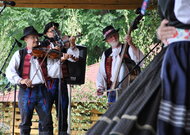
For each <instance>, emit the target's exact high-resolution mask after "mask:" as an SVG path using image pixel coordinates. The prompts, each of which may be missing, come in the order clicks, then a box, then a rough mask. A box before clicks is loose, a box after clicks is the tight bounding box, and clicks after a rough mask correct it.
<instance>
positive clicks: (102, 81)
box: [96, 54, 107, 96]
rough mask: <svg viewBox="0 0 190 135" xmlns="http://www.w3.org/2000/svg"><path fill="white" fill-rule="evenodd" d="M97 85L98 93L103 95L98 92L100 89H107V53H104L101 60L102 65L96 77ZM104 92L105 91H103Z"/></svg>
mask: <svg viewBox="0 0 190 135" xmlns="http://www.w3.org/2000/svg"><path fill="white" fill-rule="evenodd" d="M96 87H97V95H98V96H99V95H101V94H100V93H101V92H100V93H98V92H99V91H104V90H105V89H107V84H106V72H105V55H104V54H103V55H102V58H101V61H100V66H99V70H98V74H97V78H96ZM102 94H103V93H102Z"/></svg>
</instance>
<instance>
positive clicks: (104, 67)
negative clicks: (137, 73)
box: [96, 25, 143, 105]
mask: <svg viewBox="0 0 190 135" xmlns="http://www.w3.org/2000/svg"><path fill="white" fill-rule="evenodd" d="M118 31H119V29H117V30H116V29H115V28H114V27H113V26H111V25H110V26H107V27H105V28H104V29H103V36H104V39H103V40H104V41H105V42H107V43H108V44H110V45H111V48H109V49H107V50H106V51H104V52H103V55H102V59H101V62H100V68H99V72H98V75H97V81H96V86H97V95H98V96H101V95H102V94H103V92H104V91H105V90H107V89H110V88H111V85H112V83H113V81H114V79H115V78H114V77H116V74H117V73H116V71H117V65H118V62H119V60H120V54H121V51H122V48H123V44H122V43H121V42H119V33H118ZM125 40H126V42H127V43H128V46H127V51H126V53H125V55H124V62H123V63H122V64H121V68H120V71H119V73H118V78H117V82H120V81H122V79H123V78H124V77H125V76H126V75H127V73H128V72H129V70H130V69H129V66H131V65H130V64H133V65H135V63H138V62H139V61H140V60H141V59H142V58H143V53H142V52H141V51H140V50H139V49H138V48H137V47H136V46H135V45H134V44H133V42H132V38H131V37H130V36H129V35H127V36H126V37H125ZM141 65H142V64H141ZM128 84H129V77H127V78H126V79H125V80H124V81H123V82H122V83H121V84H120V86H119V87H120V90H119V91H118V93H119V95H120V94H121V93H122V90H124V89H125V88H126V87H127V85H128ZM107 94H108V105H109V104H112V103H113V102H115V101H116V92H115V91H112V92H108V93H107Z"/></svg>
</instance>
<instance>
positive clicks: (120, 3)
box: [15, 0, 156, 9]
mask: <svg viewBox="0 0 190 135" xmlns="http://www.w3.org/2000/svg"><path fill="white" fill-rule="evenodd" d="M15 2H16V7H32V8H73V9H136V8H138V7H141V4H142V1H139V0H52V1H51V0H15ZM153 7H156V4H155V5H154V4H153Z"/></svg>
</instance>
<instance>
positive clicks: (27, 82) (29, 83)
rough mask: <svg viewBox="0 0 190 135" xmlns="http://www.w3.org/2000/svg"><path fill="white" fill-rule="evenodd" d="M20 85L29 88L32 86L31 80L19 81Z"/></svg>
mask: <svg viewBox="0 0 190 135" xmlns="http://www.w3.org/2000/svg"><path fill="white" fill-rule="evenodd" d="M20 84H21V85H26V86H27V87H31V86H32V80H30V79H21V80H20Z"/></svg>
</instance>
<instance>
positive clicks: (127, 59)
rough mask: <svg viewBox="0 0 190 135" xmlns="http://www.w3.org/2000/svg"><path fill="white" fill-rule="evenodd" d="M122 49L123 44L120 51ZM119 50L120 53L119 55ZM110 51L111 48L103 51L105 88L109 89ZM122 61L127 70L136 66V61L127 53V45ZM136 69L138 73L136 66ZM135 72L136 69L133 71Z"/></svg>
mask: <svg viewBox="0 0 190 135" xmlns="http://www.w3.org/2000/svg"><path fill="white" fill-rule="evenodd" d="M122 50H123V45H122V49H121V52H122ZM121 52H120V55H121ZM111 53H112V48H109V49H107V50H106V51H105V53H104V54H105V71H106V77H107V80H106V82H107V88H108V89H109V88H110V87H111V85H112V81H111V80H110V79H111V68H112V56H110V55H111ZM123 62H124V63H125V64H126V65H127V67H128V70H129V71H131V69H132V68H133V67H134V66H136V63H135V62H134V61H133V60H132V59H131V57H130V55H129V46H127V48H126V53H125V55H124V60H123ZM137 70H138V74H139V73H140V67H137ZM135 72H137V71H135Z"/></svg>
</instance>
